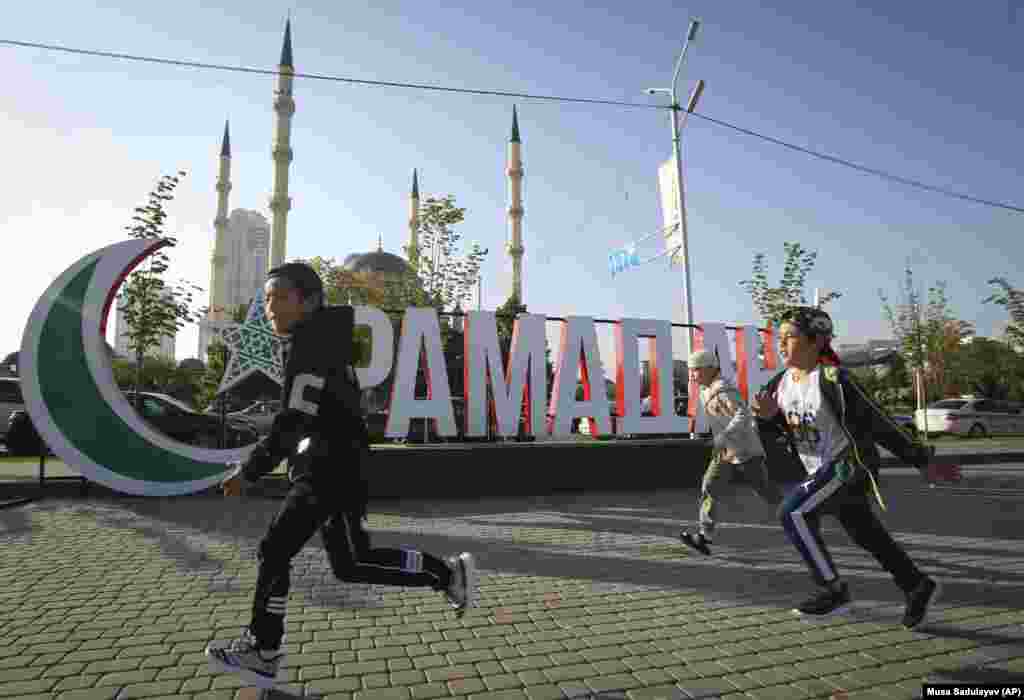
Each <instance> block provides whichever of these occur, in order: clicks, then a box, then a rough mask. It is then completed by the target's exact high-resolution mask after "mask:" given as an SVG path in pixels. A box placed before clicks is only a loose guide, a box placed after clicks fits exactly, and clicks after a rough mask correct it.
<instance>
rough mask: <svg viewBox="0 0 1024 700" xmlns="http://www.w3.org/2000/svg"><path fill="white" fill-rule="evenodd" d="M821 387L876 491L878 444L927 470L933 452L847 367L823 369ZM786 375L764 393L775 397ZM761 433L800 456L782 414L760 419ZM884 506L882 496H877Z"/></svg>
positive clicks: (905, 460)
mask: <svg viewBox="0 0 1024 700" xmlns="http://www.w3.org/2000/svg"><path fill="white" fill-rule="evenodd" d="M820 370H821V371H820V372H819V373H818V376H819V386H820V387H821V395H822V399H823V400H824V401H825V402H826V403H827V404H828V407H829V408H830V409H831V410H832V414H833V415H834V416H835V417H836V419H837V420H838V421H839V425H840V427H841V428H842V430H843V432H844V433H845V434H846V438H847V440H849V441H850V444H851V445H852V446H853V449H852V454H853V462H854V464H857V465H860V466H863V467H865V468H866V469H867V470H868V471H869V472H870V474H871V477H872V479H871V481H872V483H875V486H876V489H877V483H876V481H877V479H878V471H879V468H880V466H881V462H882V458H881V455H880V454H879V452H878V448H877V447H876V443H877V444H879V445H881V446H882V447H884V448H885V449H887V450H889V451H890V452H892V453H893V454H894V455H896V456H897V457H899V458H900V459H901V460H902V461H903V462H905V463H907V464H910V465H913V466H916V467H917V468H918V469H921V470H924V469H927V467H928V462H929V459H930V457H931V455H932V454H933V450H931V449H929V448H928V447H927V446H925V445H922V444H921V443H919V442H917V441H915V440H914V439H913V438H912V437H911V435H910V433H908V432H907V431H906V430H904V429H903V428H901V427H900V426H899V425H897V424H896V422H895V421H893V419H892V418H891V417H889V414H888V413H886V412H885V410H884V409H883V408H882V407H880V406H879V405H878V404H877V403H875V402H874V401H873V400H872V399H871V397H870V396H868V394H867V392H866V391H865V390H864V389H863V387H861V386H860V384H858V383H857V380H856V379H854V377H853V376H852V375H851V374H850V372H849V370H847V369H846V368H844V367H829V366H826V365H822V366H821V367H820ZM784 374H785V371H782V372H779V373H778V374H776V375H775V376H774V377H772V379H771V381H769V382H768V383H767V384H766V385H764V386H763V387H762V388H761V391H762V392H765V393H768V394H770V395H773V396H774V395H775V394H776V393H777V391H778V388H779V382H780V381H782V377H783V375H784ZM757 424H758V429H759V430H760V431H761V432H762V433H763V434H762V437H763V438H765V439H773V438H775V437H777V436H779V435H782V436H784V437H785V438H786V442H787V443H788V444H789V449H790V451H791V452H792V453H793V455H794V456H796V455H797V450H796V441H795V439H794V437H793V433H792V430H791V429H790V427H789V425H788V424H787V423H786V420H785V418H784V417H783V415H782V412H781V411H779V412H778V413H776V414H775V416H774V417H773V418H771V419H768V420H765V419H762V418H758V420H757ZM876 495H877V496H878V497H879V502H881V496H880V495H879V494H877V493H876Z"/></svg>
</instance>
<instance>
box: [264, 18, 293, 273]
mask: <svg viewBox="0 0 1024 700" xmlns="http://www.w3.org/2000/svg"><path fill="white" fill-rule="evenodd" d="M278 69H279V72H280V74H279V75H278V77H277V90H275V91H274V92H275V94H276V95H277V97H275V98H274V112H275V116H274V150H273V151H272V154H273V160H274V193H273V194H272V195H271V197H270V211H271V213H272V214H273V220H272V223H271V225H270V255H269V257H268V258H267V266H268V268H273V267H277V266H278V265H281V264H282V263H284V253H285V244H286V243H287V242H288V210H289V209H291V208H292V200H291V197H289V196H288V166H289V165H290V164H291V162H292V147H291V137H292V115H293V114H295V100H293V99H292V80H293V79H294V75H295V67H294V66H293V65H292V21H291V19H289V20H288V21H287V22H286V23H285V25H284V45H283V46H282V47H281V64H280V65H279V66H278Z"/></svg>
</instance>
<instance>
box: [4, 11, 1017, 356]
mask: <svg viewBox="0 0 1024 700" xmlns="http://www.w3.org/2000/svg"><path fill="white" fill-rule="evenodd" d="M1014 2H1016V0H991V1H990V2H986V3H980V4H978V5H976V6H973V7H972V8H971V10H970V12H964V11H963V10H962V9H960V8H959V7H958V6H956V5H946V4H943V3H937V4H936V3H925V2H908V3H896V4H892V3H885V2H881V1H878V2H861V3H851V2H846V3H827V4H826V3H817V2H789V3H778V4H777V5H776V6H775V7H765V6H760V5H759V4H758V3H754V2H747V1H743V0H719V1H718V2H705V1H700V2H698V1H695V2H691V3H689V4H687V5H680V4H678V3H673V2H669V1H668V0H645V1H644V2H639V3H618V2H614V3H613V2H606V3H603V6H602V4H600V3H596V2H587V3H584V2H580V1H577V0H566V1H564V2H557V3H539V2H537V3H529V4H526V3H523V4H519V6H518V7H509V6H507V5H506V4H504V3H501V4H499V3H464V4H462V5H461V6H460V5H459V4H455V3H449V2H440V1H439V0H421V1H419V2H415V3H413V2H398V1H396V0H383V1H381V0H378V1H377V2H374V3H372V4H366V5H365V6H363V5H362V4H360V3H343V4H339V3H333V2H326V1H322V2H309V1H307V2H298V3H296V4H294V5H286V4H278V3H272V2H271V3H262V4H252V3H243V2H224V3H221V4H220V5H219V6H216V7H214V6H213V5H211V4H210V3H208V2H204V3H199V2H197V1H196V0H183V1H181V2H178V3H175V4H174V5H173V7H172V6H171V5H170V4H152V3H127V2H113V1H107V2H96V3H89V4H88V5H90V6H86V5H87V4H86V3H55V2H46V1H39V2H35V3H21V4H19V5H18V6H17V7H12V8H9V9H8V10H7V12H6V13H5V22H4V29H3V31H2V37H0V38H6V39H15V40H22V41H35V42H42V43H52V44H60V45H67V46H75V47H82V48H89V49H101V50H108V51H115V52H123V53H130V54H144V55H151V56H157V57H163V58H183V59H189V60H195V61H202V62H210V63H221V64H229V65H246V66H254V67H260V68H272V67H273V66H274V65H275V64H276V63H277V58H278V55H279V51H280V45H281V36H282V30H283V24H284V17H285V15H286V14H287V12H288V11H289V10H291V11H292V24H293V39H294V55H295V65H296V69H297V70H298V71H300V72H309V73H317V74H331V75H340V76H348V77H354V78H363V79H375V80H387V81H408V82H416V83H430V84H439V85H446V86H453V87H466V88H483V89H493V90H507V91H513V92H531V93H539V94H557V95H567V96H579V97H593V98H606V99H613V100H628V101H635V102H653V101H654V99H655V98H649V97H647V96H646V95H644V94H643V90H644V88H647V87H662V86H667V84H668V83H669V82H670V80H671V72H672V68H673V64H674V60H675V57H676V55H677V54H678V51H679V48H680V46H681V42H682V38H683V36H684V34H685V32H686V28H687V24H688V22H689V19H690V17H691V16H697V17H700V18H701V20H702V26H701V30H700V34H699V36H698V39H697V42H696V43H695V44H693V45H692V46H691V50H690V53H689V56H688V59H687V64H686V68H685V71H684V75H683V76H682V78H681V80H680V92H682V93H684V94H686V93H688V92H689V90H690V88H691V86H692V84H693V82H694V81H695V80H696V79H697V78H703V79H704V80H705V81H706V84H707V86H706V89H705V91H704V94H703V97H702V100H701V105H700V108H699V110H698V111H699V112H701V113H704V114H706V115H708V116H711V117H715V118H718V119H722V120H725V121H729V122H732V123H734V124H737V125H740V126H742V127H744V128H747V129H751V130H754V131H759V132H763V133H765V134H768V135H771V136H773V137H775V138H779V139H783V140H786V141H791V142H793V143H796V144H799V145H801V146H804V147H808V148H813V149H818V150H822V151H825V152H828V153H832V154H834V155H837V156H840V157H844V158H847V159H850V160H854V161H856V162H859V163H863V164H865V165H869V166H871V167H875V168H880V169H885V170H889V171H892V172H894V173H896V174H899V175H902V176H905V177H910V178H915V179H920V180H924V181H926V182H929V183H933V184H935V185H939V186H942V187H948V188H951V189H954V190H957V191H961V192H964V193H967V194H970V195H973V196H976V197H982V198H987V199H993V200H998V201H1006V202H1010V203H1014V204H1016V205H1018V206H1021V205H1022V203H1024V174H1022V172H1021V168H1020V165H1019V164H1020V163H1021V162H1022V155H1024V153H1022V150H1024V147H1022V145H1021V143H1022V142H1021V139H1020V137H1019V128H1015V127H1018V126H1019V115H1020V113H1021V111H1022V107H1024V104H1022V103H1024V97H1022V93H1021V92H1020V90H1018V89H1017V87H1016V86H1017V85H1018V84H1019V76H1020V75H1021V74H1022V73H1024V55H1022V54H1021V52H1020V50H1019V47H1020V45H1021V43H1022V42H1024V8H1021V9H1019V10H1017V11H1016V12H1015V11H1014V7H1013V3H1014ZM1018 4H1020V3H1018ZM0 70H2V72H3V75H4V76H5V78H6V85H7V89H5V90H4V91H3V93H2V94H0V120H2V121H3V123H2V128H0V140H2V142H3V147H4V154H5V162H6V163H7V167H6V168H3V169H2V170H0V173H2V174H0V187H2V189H0V191H2V192H3V193H4V198H3V201H2V203H0V236H2V239H3V241H4V251H5V255H4V259H5V261H6V263H7V264H6V265H5V266H4V274H3V275H2V276H0V295H2V298H3V299H4V300H5V305H4V320H5V323H4V324H3V326H2V327H0V353H6V352H9V351H11V350H15V349H17V348H18V346H19V345H20V338H21V332H22V330H23V328H24V324H25V322H26V320H27V317H28V314H29V312H30V311H31V307H32V305H33V304H34V303H35V300H36V299H37V298H38V297H39V295H40V294H41V293H42V292H43V290H44V289H45V287H46V286H47V284H48V283H49V282H50V280H52V279H53V278H54V277H55V276H56V275H58V274H59V273H60V272H61V271H62V270H64V269H65V268H66V267H67V266H68V265H70V264H71V263H72V262H74V260H76V259H78V258H79V257H81V256H82V255H84V254H86V253H88V252H90V251H92V250H94V249H96V248H99V247H101V246H102V245H105V244H108V243H111V242H115V241H117V240H121V239H122V238H124V237H125V236H124V234H123V233H122V230H123V226H125V225H126V224H128V223H129V220H130V218H131V213H132V207H134V206H137V205H140V204H142V203H143V202H144V201H145V198H146V194H147V192H148V191H149V189H150V187H151V186H152V185H153V183H154V182H155V181H156V179H157V178H158V176H159V175H160V174H161V173H165V172H172V171H175V170H177V169H183V170H186V171H187V172H188V176H187V178H186V179H185V181H184V182H183V184H182V186H181V187H180V188H179V194H178V197H177V199H176V200H175V202H173V203H172V205H171V208H170V211H171V214H172V220H171V222H170V224H171V227H172V228H171V231H172V232H173V233H174V234H175V235H177V236H178V238H179V240H180V244H179V246H178V248H177V249H176V250H175V251H174V252H173V260H174V264H175V270H176V271H177V272H178V273H179V274H180V275H181V276H184V277H187V278H188V279H190V280H191V281H194V282H196V283H198V284H200V285H202V286H204V287H205V286H207V285H208V275H209V256H210V251H211V246H212V241H213V226H212V221H213V217H214V215H215V206H216V197H215V192H214V182H215V179H216V158H217V154H218V150H219V145H220V143H219V141H220V134H221V130H222V128H223V122H224V119H225V118H230V119H231V138H232V151H233V176H232V180H233V190H232V192H231V208H232V209H234V208H238V207H241V208H250V209H258V210H261V211H263V212H265V213H266V212H267V200H268V196H269V192H270V189H271V183H272V179H271V175H272V168H271V161H270V148H271V130H272V124H273V113H272V109H271V103H272V99H273V94H272V91H273V86H274V80H275V79H274V78H273V77H272V76H259V75H244V74H238V73H226V72H218V71H203V70H196V69H189V68H178V67H170V66H162V65H153V64H143V63H130V62H123V61H115V60H110V59H104V58H94V57H85V56H73V55H69V54H63V53H55V52H48V51H43V50H37V49H29V48H12V47H8V46H0ZM294 93H295V100H296V104H297V111H296V115H295V118H294V130H293V136H292V140H293V143H292V145H293V148H294V152H295V158H294V161H293V164H292V168H291V177H292V179H291V195H292V198H293V209H292V212H291V215H290V218H289V239H288V256H289V257H309V256H313V255H323V256H327V257H335V258H337V259H339V260H340V259H342V258H344V257H345V256H346V255H347V254H349V253H351V252H356V251H365V250H369V249H373V248H375V247H376V245H377V237H378V235H383V237H384V246H385V249H387V250H390V251H392V252H396V253H399V252H400V247H401V246H402V245H403V244H404V243H405V242H406V236H407V227H406V223H405V222H406V217H407V199H406V198H407V194H408V190H409V184H410V176H411V171H412V169H413V168H414V167H416V168H419V170H420V178H421V179H420V184H421V190H422V191H423V192H424V193H425V194H438V195H443V194H448V193H451V194H454V195H455V196H456V201H457V202H458V203H459V204H460V205H461V206H464V207H466V208H467V217H466V222H465V224H464V225H463V226H462V228H461V232H462V234H463V236H464V240H465V241H467V242H468V241H473V240H475V241H479V242H480V243H481V244H482V245H483V246H485V247H489V248H490V250H491V254H490V256H489V257H488V260H487V261H486V263H485V266H484V269H483V273H484V285H483V287H484V299H483V302H484V307H485V308H491V309H493V308H494V307H495V306H497V305H498V304H500V303H501V302H503V301H504V299H505V298H506V297H507V295H508V293H509V291H510V284H511V282H510V278H511V275H510V265H509V264H508V260H507V257H506V255H505V254H504V241H505V238H506V232H507V226H506V215H505V208H506V206H507V201H506V187H507V186H506V178H505V175H504V166H505V151H506V143H507V140H508V136H509V127H510V122H511V111H512V105H513V104H516V105H517V107H518V110H519V118H520V127H521V132H522V138H523V160H524V167H525V172H526V175H525V178H524V205H525V211H526V214H525V218H524V243H525V248H526V254H525V258H524V284H525V294H524V296H525V301H526V303H527V304H528V305H529V307H530V310H531V311H533V312H536V313H546V314H548V315H552V316H558V315H565V314H572V313H575V314H583V315H591V316H595V317H602V318H619V317H624V316H634V317H646V318H671V319H673V320H681V319H682V312H681V304H682V300H683V293H682V289H683V284H682V269H681V268H670V267H668V265H667V264H666V263H665V262H664V261H662V262H658V263H653V264H651V265H648V266H646V267H644V268H641V269H637V270H633V271H630V272H627V273H624V274H621V275H619V276H616V277H614V278H612V277H611V275H610V274H609V272H608V268H607V255H608V253H609V251H610V250H611V249H613V248H616V247H619V246H621V245H622V244H623V243H626V242H629V241H631V240H633V239H636V238H639V237H641V236H643V235H645V234H647V233H650V232H652V231H654V230H655V229H657V228H659V227H660V226H661V225H662V224H661V212H660V208H659V197H658V190H657V176H656V173H657V168H658V166H659V164H660V163H661V162H662V161H664V160H665V159H667V158H668V157H669V156H670V154H671V142H670V132H669V123H668V115H667V112H665V111H660V110H648V109H629V108H621V107H605V106H594V105H579V104H558V103H552V102H543V101H534V100H528V99H511V98H504V97H479V96H469V95H454V94H448V93H434V92H422V91H413V90H406V89H398V88H391V87H367V86H356V85H348V84H343V83H337V82H325V81H315V80H302V79H298V80H296V84H295V90H294ZM684 168H685V177H686V183H687V184H686V187H687V211H688V221H689V229H690V245H691V252H692V265H693V268H692V276H693V294H694V315H695V317H696V320H697V321H723V322H729V323H733V322H743V323H749V322H753V321H755V320H756V316H755V313H754V310H753V307H752V304H751V301H750V299H749V297H748V296H747V295H746V293H745V292H744V291H743V290H742V289H741V288H740V286H739V284H738V283H739V281H740V280H742V279H745V278H747V277H749V276H750V268H751V260H752V258H753V255H754V254H755V253H757V252H764V253H767V254H768V256H769V257H768V260H769V264H770V266H771V270H772V277H773V280H772V281H777V278H778V277H779V276H780V275H781V267H782V259H783V258H782V245H783V242H784V241H799V242H801V243H802V244H803V245H804V246H805V247H807V248H809V249H811V250H817V251H818V253H819V257H818V264H817V266H816V268H815V269H814V271H813V272H812V274H811V277H810V279H809V280H808V288H809V290H810V289H812V288H813V287H815V286H821V287H825V288H827V289H834V290H837V291H840V292H842V293H843V298H842V299H841V300H839V301H838V302H836V303H834V304H833V305H832V306H831V307H830V310H831V311H832V313H833V317H834V318H835V320H836V322H837V328H838V331H839V333H840V338H839V342H858V341H861V340H864V339H866V338H873V337H874V338H877V337H888V336H889V335H890V333H889V328H888V325H887V323H886V321H885V320H884V319H883V316H882V311H881V304H880V301H879V298H878V289H879V288H883V289H885V290H886V291H887V292H888V293H889V294H890V296H891V297H894V298H898V296H899V288H900V284H901V281H902V269H903V266H904V263H905V261H906V259H907V258H908V257H910V258H911V260H912V262H913V267H914V270H915V274H916V277H917V279H918V281H919V282H921V283H922V284H923V285H928V284H930V283H933V282H935V281H936V280H945V281H947V282H948V285H949V288H948V289H949V296H950V298H951V300H952V303H953V308H954V310H955V311H956V312H957V313H958V314H959V315H960V316H961V317H962V318H965V319H968V320H971V321H974V322H975V323H976V325H977V329H978V331H979V333H981V334H983V335H988V334H991V333H994V332H998V331H999V330H1000V329H1001V327H1002V325H1003V324H1004V323H1005V313H1004V312H1003V310H1002V309H1001V308H1000V307H996V306H993V305H983V304H982V303H981V300H982V299H983V298H984V297H985V296H987V295H988V294H989V292H990V288H989V286H988V285H987V284H986V280H988V279H989V278H990V277H993V276H996V275H1002V276H1006V277H1007V278H1009V279H1010V281H1011V282H1012V283H1014V284H1016V285H1017V286H1024V272H1022V270H1021V264H1020V260H1021V259H1022V257H1024V255H1022V254H1024V236H1021V230H1022V222H1024V215H1021V214H1017V213H1013V212H1009V211H1003V210H997V209H992V208H988V207H984V206H980V205H977V204H971V203H967V202H963V201H958V200H954V199H949V198H946V197H943V196H940V195H937V194H932V193H928V192H923V191H918V190H915V189H911V188H908V187H906V186H903V185H899V184H896V183H893V182H888V181H885V180H882V179H878V178H876V177H872V176H869V175H865V174H862V173H859V172H856V171H853V170H849V169H846V168H842V167H840V166H837V165H834V164H831V163H827V162H824V161H820V160H817V159H813V158H810V157H808V156H806V155H802V154H799V153H795V152H792V151H789V150H786V149H783V148H780V147H779V146H776V145H773V144H770V143H766V142H764V141H760V140H757V139H754V138H751V137H749V136H744V135H741V134H738V133H735V132H732V131H729V130H727V129H724V128H722V127H720V126H717V125H714V124H711V123H708V122H706V121H703V120H700V119H697V118H691V119H690V120H689V121H688V123H687V126H686V130H685V135H684ZM602 345H604V346H605V347H610V343H607V342H603V343H602ZM178 347H179V350H178V355H179V357H186V356H190V355H192V354H194V352H195V347H196V332H195V330H194V328H193V329H189V330H186V331H185V332H184V333H183V334H182V335H181V336H180V337H179V342H178ZM679 352H680V350H679V349H677V354H678V353H679Z"/></svg>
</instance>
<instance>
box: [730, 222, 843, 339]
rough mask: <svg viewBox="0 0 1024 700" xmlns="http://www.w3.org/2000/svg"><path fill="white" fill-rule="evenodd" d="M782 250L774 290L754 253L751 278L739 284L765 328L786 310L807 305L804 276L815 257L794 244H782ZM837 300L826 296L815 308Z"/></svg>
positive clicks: (762, 259)
mask: <svg viewBox="0 0 1024 700" xmlns="http://www.w3.org/2000/svg"><path fill="white" fill-rule="evenodd" d="M782 247H783V250H784V252H785V262H784V263H783V267H782V279H781V280H780V281H779V285H778V286H777V287H771V286H769V284H768V271H767V268H766V267H765V254H764V253H757V254H756V255H755V256H754V264H753V274H752V276H751V278H750V279H748V280H743V281H742V282H740V286H741V287H743V288H744V289H745V290H746V291H747V293H748V294H750V298H751V299H752V300H753V302H754V308H755V309H756V310H757V312H758V313H759V314H760V315H761V319H762V321H763V322H764V323H765V324H767V325H775V324H776V323H778V320H779V317H780V316H781V315H782V312H783V311H785V310H786V309H788V308H790V307H793V306H807V305H808V301H807V296H806V294H805V291H804V285H805V284H806V282H807V275H808V273H809V272H810V271H811V270H812V269H814V263H815V262H816V260H817V257H818V253H817V252H816V251H808V250H805V249H804V247H803V246H802V245H800V244H799V243H796V242H789V243H783V244H782ZM841 296H842V294H840V293H839V292H829V293H828V294H826V295H825V297H824V298H822V299H819V300H818V306H819V307H823V306H824V305H825V304H827V303H828V302H830V301H832V300H833V299H838V298H839V297H841Z"/></svg>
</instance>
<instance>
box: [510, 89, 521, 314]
mask: <svg viewBox="0 0 1024 700" xmlns="http://www.w3.org/2000/svg"><path fill="white" fill-rule="evenodd" d="M521 147H522V143H521V142H520V140H519V119H518V117H517V115H516V108H515V105H513V106H512V138H511V139H509V142H508V169H507V170H506V173H507V174H508V194H509V205H508V254H509V255H510V256H512V294H513V295H515V297H516V298H517V299H519V303H520V304H522V303H524V301H523V252H524V250H525V249H524V248H523V159H522V152H521Z"/></svg>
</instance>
